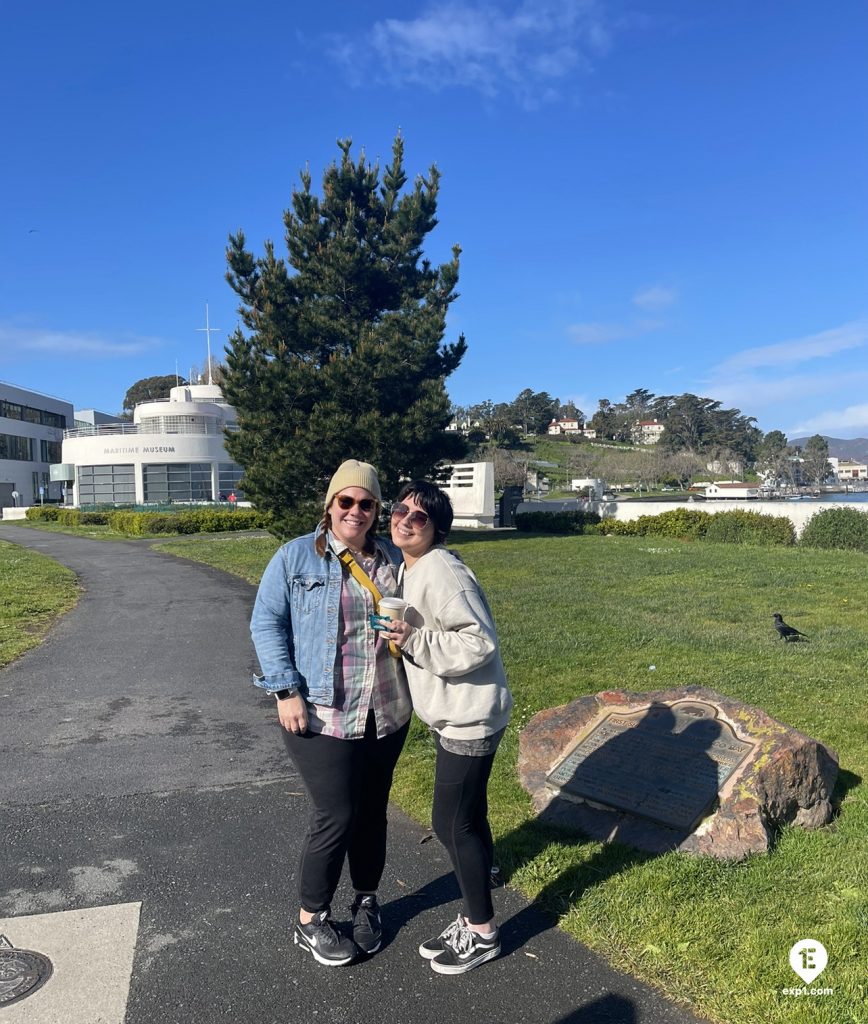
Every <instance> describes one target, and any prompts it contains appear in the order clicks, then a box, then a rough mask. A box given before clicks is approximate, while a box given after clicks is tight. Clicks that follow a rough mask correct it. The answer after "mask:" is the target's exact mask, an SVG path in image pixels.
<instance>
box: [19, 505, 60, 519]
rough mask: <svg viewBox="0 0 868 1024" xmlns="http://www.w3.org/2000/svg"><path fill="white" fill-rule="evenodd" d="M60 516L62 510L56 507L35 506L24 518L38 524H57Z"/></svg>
mask: <svg viewBox="0 0 868 1024" xmlns="http://www.w3.org/2000/svg"><path fill="white" fill-rule="evenodd" d="M59 514H60V509H59V508H58V507H57V506H56V505H33V506H32V507H31V508H29V509H28V510H27V511H26V512H25V513H24V516H25V518H26V519H30V520H33V521H34V522H37V523H38V522H43V523H54V522H57V517H58V515H59Z"/></svg>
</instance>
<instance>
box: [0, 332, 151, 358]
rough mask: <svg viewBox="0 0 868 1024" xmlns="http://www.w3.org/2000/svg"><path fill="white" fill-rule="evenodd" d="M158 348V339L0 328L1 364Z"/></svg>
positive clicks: (128, 353)
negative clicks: (21, 359) (41, 356)
mask: <svg viewBox="0 0 868 1024" xmlns="http://www.w3.org/2000/svg"><path fill="white" fill-rule="evenodd" d="M160 344H161V342H160V341H159V339H157V338H142V337H132V338H131V337H127V338H125V339H123V340H117V339H115V338H106V337H103V336H100V335H97V334H90V333H86V332H80V331H52V330H47V329H40V328H37V327H15V326H10V325H5V324H0V360H2V359H3V358H4V357H5V358H6V359H7V360H8V361H10V362H11V361H12V360H13V359H15V358H16V357H17V356H29V355H39V354H44V355H56V356H78V357H80V358H85V359H86V358H111V357H121V358H123V357H126V356H136V355H139V354H140V353H142V352H147V351H148V350H149V349H153V348H155V347H158V346H159V345H160Z"/></svg>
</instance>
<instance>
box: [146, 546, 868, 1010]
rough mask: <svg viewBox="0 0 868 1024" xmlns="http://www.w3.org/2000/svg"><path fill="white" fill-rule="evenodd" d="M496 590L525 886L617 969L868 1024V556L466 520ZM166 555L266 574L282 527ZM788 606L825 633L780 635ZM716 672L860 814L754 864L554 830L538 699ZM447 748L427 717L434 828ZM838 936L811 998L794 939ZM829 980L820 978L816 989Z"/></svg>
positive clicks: (702, 1004) (504, 773)
mask: <svg viewBox="0 0 868 1024" xmlns="http://www.w3.org/2000/svg"><path fill="white" fill-rule="evenodd" d="M450 546H452V547H454V548H456V549H457V550H458V551H460V553H461V554H462V556H463V557H464V558H465V560H466V561H467V562H468V564H469V565H471V567H472V568H473V569H474V571H475V572H476V573H477V575H478V576H479V578H480V580H481V582H482V584H483V586H484V587H485V590H486V592H487V594H488V597H489V600H490V602H491V605H492V608H493V611H494V615H495V620H496V621H497V624H498V631H499V635H500V639H501V644H502V648H503V654H504V660H505V662H506V666H507V671H508V673H509V677H510V684H511V686H512V689H513V693H514V695H515V701H516V706H515V711H514V715H513V720H512V723H511V724H510V727H509V729H508V731H507V735H506V737H505V739H504V743H503V746H502V749H501V752H500V755H499V756H498V758H497V760H496V761H495V770H494V773H493V775H492V782H491V789H490V805H491V819H492V826H493V829H494V832H495V837H496V840H497V846H498V856H499V858H500V860H501V864H502V866H503V868H504V870H505V873H506V875H507V878H509V880H510V882H511V884H513V885H515V886H517V887H518V888H520V889H521V890H522V891H523V892H524V893H525V894H526V895H527V896H528V897H531V898H534V899H537V900H538V901H539V902H540V903H541V904H542V905H543V906H545V907H546V908H548V909H549V910H550V911H551V912H552V913H553V914H554V915H556V916H557V917H558V919H559V921H560V924H561V925H562V927H564V928H565V929H566V930H567V931H568V932H569V933H570V934H571V935H573V936H574V937H575V938H576V939H578V940H580V941H582V942H584V943H585V944H587V945H588V946H590V947H591V948H593V949H594V950H596V951H597V952H599V953H601V954H602V955H604V956H605V957H606V958H607V959H608V960H609V961H610V963H612V964H614V965H615V966H617V967H620V968H622V969H624V970H626V971H628V972H629V973H630V974H633V975H634V976H636V977H638V978H641V979H642V980H644V981H646V982H649V983H651V984H653V985H656V986H657V987H659V988H660V989H661V990H662V991H664V992H665V993H666V994H667V995H668V996H669V997H671V998H673V999H677V1000H680V1001H683V1002H684V1003H686V1004H688V1005H689V1006H690V1007H691V1008H693V1009H694V1011H695V1012H697V1013H700V1014H702V1015H704V1016H707V1017H709V1018H711V1019H714V1020H717V1021H720V1022H724V1024H851V1022H852V1024H862V1022H865V1021H866V1020H868V1004H866V1002H865V996H866V991H865V964H866V962H868V950H866V933H868V899H866V895H868V864H866V842H868V805H866V798H865V786H864V784H861V780H862V778H863V777H864V776H865V774H866V772H868V740H866V736H868V717H866V705H868V701H866V699H865V698H866V682H865V681H866V677H868V658H866V644H865V625H866V622H868V616H866V610H868V609H866V606H868V593H866V588H865V586H864V578H865V573H866V569H868V557H866V556H864V555H861V554H853V553H846V552H829V551H814V550H801V549H797V548H796V549H791V548H771V549H768V548H750V547H742V546H738V545H718V544H708V543H689V542H687V543H686V542H679V541H673V540H669V539H661V538H606V537H534V536H527V535H525V536H520V537H517V536H516V535H514V534H512V535H506V534H491V535H486V536H481V535H471V534H467V533H465V534H457V535H455V536H454V537H453V538H450ZM159 547H160V549H161V550H165V551H168V552H173V553H177V554H180V555H183V556H184V557H186V558H192V559H198V560H201V561H205V562H208V563H209V564H211V565H214V566H216V567H218V568H226V569H228V568H231V569H232V571H234V572H235V573H236V574H237V575H240V576H242V577H244V578H245V579H248V580H249V581H250V582H255V581H256V579H258V575H259V573H260V572H261V571H262V569H263V568H264V566H265V564H266V562H267V561H268V558H269V557H270V555H271V554H272V553H273V551H274V550H275V548H276V542H275V541H274V540H273V539H258V538H237V539H236V538H230V537H224V538H213V539H204V538H203V539H202V540H199V541H183V542H174V543H173V542H168V543H164V544H161V545H159ZM775 611H780V612H782V613H783V614H784V617H785V619H786V620H787V621H789V622H793V623H794V624H796V625H797V626H798V627H799V628H801V629H802V630H803V631H804V632H806V633H808V634H810V637H811V641H810V643H805V644H784V643H780V642H779V640H778V638H777V634H776V633H775V631H774V628H773V624H772V619H771V615H772V612H775ZM689 683H695V684H698V685H703V686H708V687H710V688H711V689H715V690H718V691H719V692H722V693H724V694H727V695H729V696H732V697H735V698H737V699H739V700H743V701H744V702H745V703H748V704H753V705H757V706H760V707H763V708H765V710H767V711H768V712H769V714H771V715H773V716H774V717H775V718H778V719H779V720H781V721H783V722H786V723H787V724H789V725H792V726H793V727H795V728H798V729H801V730H802V731H803V732H806V733H808V734H810V735H812V736H814V737H816V738H817V739H819V740H821V741H822V742H824V743H826V744H828V745H829V746H831V747H833V748H835V749H836V750H837V751H838V753H839V756H840V758H841V767H842V773H841V780H840V784H839V787H838V790H837V792H836V797H837V800H838V801H839V803H840V814H839V816H838V818H837V819H836V820H835V821H834V822H833V823H832V824H830V825H829V826H827V827H826V828H823V829H819V830H817V831H814V832H805V831H803V830H801V829H797V828H790V829H786V830H784V832H783V833H782V834H781V835H780V836H778V837H777V842H776V844H775V847H774V849H773V850H772V852H771V853H769V854H767V855H762V856H755V857H751V858H749V859H747V860H746V861H743V862H741V863H738V864H731V863H719V862H717V861H713V860H710V859H708V858H693V857H687V856H685V855H681V854H677V853H670V854H666V855H664V856H661V857H652V856H649V855H645V854H641V853H639V852H637V851H634V850H631V849H629V848H627V847H624V846H620V845H617V844H611V845H603V844H600V843H595V842H592V841H589V840H587V839H584V838H583V837H581V836H577V835H575V834H572V833H564V832H559V831H557V830H554V829H550V828H544V827H543V826H541V825H540V824H538V823H537V822H536V821H535V820H534V819H533V816H532V813H531V810H530V803H529V800H528V798H527V796H526V794H525V793H524V792H523V790H521V788H520V786H519V785H518V781H517V777H516V771H515V761H516V757H517V750H518V735H519V733H520V731H521V728H522V727H523V725H524V724H525V723H526V722H527V721H528V719H529V718H530V717H531V716H532V715H533V714H535V713H536V712H537V711H539V710H541V709H542V708H545V707H551V706H554V705H558V704H563V703H566V702H567V701H569V700H571V699H573V698H574V697H577V696H582V695H584V694H588V693H596V692H598V691H599V690H603V689H614V688H623V689H629V690H637V691H646V690H651V689H665V688H668V687H671V686H680V685H685V684H689ZM432 765H433V745H432V743H431V741H430V738H429V737H428V734H427V732H426V730H424V729H423V728H421V727H420V725H419V723H418V722H416V723H414V727H413V729H412V731H411V734H410V738H409V740H408V743H407V746H406V748H405V752H404V754H403V755H402V758H401V761H400V762H399V768H398V773H397V776H396V783H395V789H394V797H395V800H396V802H397V803H398V804H399V805H400V806H401V807H402V808H403V809H404V810H406V811H407V812H408V813H410V814H411V815H412V816H413V817H415V818H416V819H417V820H418V821H420V822H423V823H426V824H427V823H429V822H430V807H431V786H432V777H433V768H432ZM804 938H813V939H818V940H819V941H821V942H822V943H823V944H824V945H825V946H826V949H827V950H828V951H829V965H828V967H827V968H826V970H825V971H824V973H823V974H822V975H820V977H819V978H818V979H817V980H816V981H815V982H814V983H813V985H814V987H830V988H832V989H833V993H832V995H830V996H819V995H810V994H807V995H803V996H795V995H790V994H787V993H785V992H784V990H785V989H787V990H788V989H790V988H801V987H802V985H803V983H802V981H801V980H800V979H799V978H798V977H797V976H796V975H795V974H794V973H793V972H792V970H791V969H790V967H789V962H788V955H789V950H790V948H791V946H792V945H793V944H794V943H796V942H797V941H799V940H801V939H804ZM808 987H809V988H810V986H808Z"/></svg>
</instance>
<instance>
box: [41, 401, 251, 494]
mask: <svg viewBox="0 0 868 1024" xmlns="http://www.w3.org/2000/svg"><path fill="white" fill-rule="evenodd" d="M236 420H237V418H236V415H235V410H234V409H233V408H232V407H231V406H230V405H229V404H228V403H227V402H226V399H225V398H224V397H223V392H222V391H221V390H220V388H219V387H218V386H217V385H216V384H194V385H182V386H181V387H176V388H172V390H171V392H170V395H169V398H168V399H164V400H162V401H158V402H143V403H142V404H140V405H137V406H136V408H135V411H134V413H133V422H132V423H127V422H114V423H94V424H87V425H86V426H77V427H75V428H73V429H71V430H67V431H66V432H65V434H64V437H63V459H62V463H61V464H60V465H58V466H53V467H52V478H53V479H57V480H63V481H65V482H66V483H67V485H68V486H69V485H71V489H72V504H74V505H76V506H82V505H84V506H86V505H94V504H132V503H135V504H153V503H161V504H162V503H165V502H175V501H214V500H216V499H218V498H220V497H221V495H222V496H223V497H228V496H229V494H230V493H231V492H233V491H234V492H235V494H236V495H237V496H238V497H241V494H240V492H239V490H238V480H239V478H240V476H241V467H240V466H238V465H236V464H235V463H234V462H231V461H230V459H229V456H228V455H227V454H226V450H225V448H224V446H223V433H224V430H237V429H238V426H237V422H236ZM68 494H69V491H67V495H68ZM68 500H69V498H68V497H67V501H68Z"/></svg>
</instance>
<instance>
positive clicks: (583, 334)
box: [567, 320, 665, 345]
mask: <svg viewBox="0 0 868 1024" xmlns="http://www.w3.org/2000/svg"><path fill="white" fill-rule="evenodd" d="M663 326H665V325H664V324H663V323H662V322H661V321H659V320H635V321H633V322H632V323H620V324H618V323H608V324H606V323H599V322H591V323H581V324H570V326H569V327H567V334H568V335H569V337H570V338H571V339H572V340H573V341H574V342H575V343H576V344H577V345H608V344H609V343H611V342H613V341H625V340H626V339H628V338H638V337H641V336H642V335H643V334H648V333H649V332H651V331H658V330H660V328H661V327H663Z"/></svg>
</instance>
